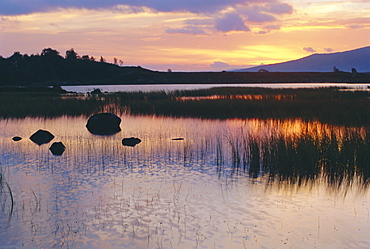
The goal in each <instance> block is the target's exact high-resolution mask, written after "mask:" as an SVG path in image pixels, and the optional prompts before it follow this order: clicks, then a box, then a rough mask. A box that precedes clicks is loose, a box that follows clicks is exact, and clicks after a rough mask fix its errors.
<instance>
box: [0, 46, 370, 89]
mask: <svg viewBox="0 0 370 249" xmlns="http://www.w3.org/2000/svg"><path fill="white" fill-rule="evenodd" d="M325 82H328V83H369V82H370V74H367V73H357V72H353V73H347V72H341V71H336V72H158V71H151V70H148V69H145V68H142V67H140V66H137V67H126V66H125V67H123V66H119V65H117V64H111V63H106V62H105V60H104V59H103V58H101V59H100V61H96V60H95V58H93V57H90V56H88V55H84V56H82V57H80V56H78V55H77V53H76V52H75V51H74V50H73V49H71V50H68V51H67V52H66V56H65V57H62V56H60V54H59V52H58V51H56V50H53V49H51V48H47V49H44V50H43V51H42V53H41V54H40V55H31V56H29V55H27V54H24V55H22V54H21V53H20V52H15V53H14V54H13V55H12V56H10V57H8V58H3V57H0V85H1V86H29V85H83V84H89V85H93V84H166V83H168V84H204V83H208V84H217V83H230V84H232V83H325Z"/></svg>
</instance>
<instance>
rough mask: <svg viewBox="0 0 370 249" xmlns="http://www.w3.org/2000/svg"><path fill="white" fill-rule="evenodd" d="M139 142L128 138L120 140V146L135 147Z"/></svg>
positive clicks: (137, 139)
mask: <svg viewBox="0 0 370 249" xmlns="http://www.w3.org/2000/svg"><path fill="white" fill-rule="evenodd" d="M140 142H141V139H140V138H136V137H130V138H124V139H122V144H123V145H124V146H130V147H134V146H135V145H137V144H139V143H140Z"/></svg>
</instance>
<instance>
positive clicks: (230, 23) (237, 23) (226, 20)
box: [215, 12, 250, 32]
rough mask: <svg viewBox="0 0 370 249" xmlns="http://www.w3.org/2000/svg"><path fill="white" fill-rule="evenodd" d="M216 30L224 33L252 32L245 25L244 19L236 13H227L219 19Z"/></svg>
mask: <svg viewBox="0 0 370 249" xmlns="http://www.w3.org/2000/svg"><path fill="white" fill-rule="evenodd" d="M215 28H216V29H217V30H218V31H222V32H229V31H250V29H249V28H248V27H247V26H246V25H245V24H244V21H243V19H242V18H241V17H240V16H239V15H238V14H237V13H234V12H229V13H226V14H225V15H224V16H222V17H220V18H217V19H216V25H215Z"/></svg>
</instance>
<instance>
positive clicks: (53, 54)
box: [41, 48, 59, 57]
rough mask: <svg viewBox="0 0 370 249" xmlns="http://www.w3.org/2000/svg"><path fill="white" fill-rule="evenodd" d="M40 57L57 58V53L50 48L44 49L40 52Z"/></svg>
mask: <svg viewBox="0 0 370 249" xmlns="http://www.w3.org/2000/svg"><path fill="white" fill-rule="evenodd" d="M41 56H48V57H57V56H59V52H58V51H57V50H55V49H52V48H44V49H43V50H42V52H41Z"/></svg>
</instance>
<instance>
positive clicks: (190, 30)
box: [166, 26, 207, 35]
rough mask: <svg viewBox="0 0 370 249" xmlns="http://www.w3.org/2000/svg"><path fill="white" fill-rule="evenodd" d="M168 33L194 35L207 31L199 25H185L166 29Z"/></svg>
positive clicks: (204, 33) (203, 33)
mask: <svg viewBox="0 0 370 249" xmlns="http://www.w3.org/2000/svg"><path fill="white" fill-rule="evenodd" d="M166 33H168V34H192V35H206V34H207V33H206V32H205V31H204V30H203V29H202V28H200V27H198V26H185V27H184V28H177V29H172V28H170V29H166Z"/></svg>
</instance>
